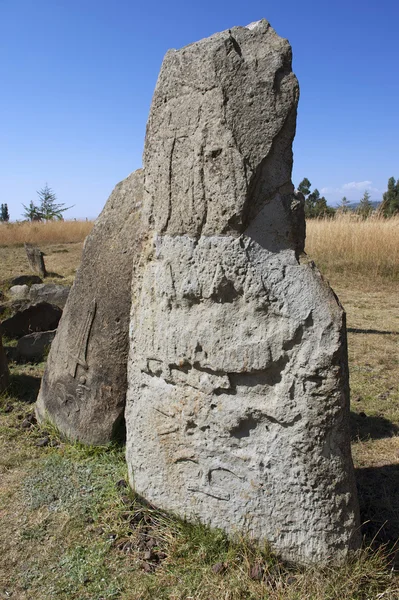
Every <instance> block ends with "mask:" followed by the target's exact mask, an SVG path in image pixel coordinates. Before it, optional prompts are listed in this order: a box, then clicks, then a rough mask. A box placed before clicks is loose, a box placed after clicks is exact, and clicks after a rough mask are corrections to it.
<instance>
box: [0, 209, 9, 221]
mask: <svg viewBox="0 0 399 600" xmlns="http://www.w3.org/2000/svg"><path fill="white" fill-rule="evenodd" d="M9 220H10V213H9V212H8V206H7V204H1V205H0V221H2V222H3V223H7V222H8V221H9Z"/></svg>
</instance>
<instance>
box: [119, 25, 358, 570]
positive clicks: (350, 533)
mask: <svg viewBox="0 0 399 600" xmlns="http://www.w3.org/2000/svg"><path fill="white" fill-rule="evenodd" d="M298 96H299V90H298V83H297V80H296V78H295V76H294V74H293V73H292V69H291V48H290V45H289V43H288V42H287V40H284V39H282V38H280V37H279V36H278V35H277V34H276V33H275V31H274V30H273V29H272V28H271V26H270V25H269V23H268V22H267V21H265V20H262V21H259V22H257V23H254V24H251V25H250V26H248V27H234V28H233V29H231V30H228V31H224V32H222V33H218V34H216V35H213V36H212V37H210V38H208V39H205V40H201V41H199V42H197V43H194V44H191V45H189V46H187V47H185V48H182V49H181V50H178V51H176V50H171V51H169V52H168V53H167V54H166V56H165V59H164V62H163V65H162V68H161V72H160V75H159V78H158V82H157V85H156V89H155V93H154V97H153V101H152V106H151V112H150V117H149V121H148V126H147V136H146V142H145V151H144V170H145V181H144V190H145V191H144V205H143V213H144V215H145V218H146V222H147V224H148V227H149V229H150V230H151V237H150V241H151V242H152V243H149V244H148V245H147V247H146V260H145V261H144V260H143V261H142V263H141V264H140V265H139V266H138V268H137V269H136V271H135V274H134V280H133V292H132V298H133V303H132V315H131V327H130V329H131V342H130V343H131V346H130V360H129V368H128V385H129V389H128V400H127V410H126V422H127V451H126V455H127V462H128V467H129V477H130V482H131V484H132V486H133V487H134V489H135V490H136V491H137V492H138V493H139V494H141V495H142V496H144V497H145V498H146V499H147V500H148V501H150V502H152V503H154V504H155V505H157V506H159V507H162V508H163V509H169V510H171V511H173V512H174V513H176V514H178V515H180V516H181V517H187V518H192V519H197V518H199V519H200V520H201V521H203V522H204V523H208V524H210V525H211V526H214V527H220V528H222V529H224V530H225V531H227V532H228V533H229V534H231V535H233V534H234V533H236V532H243V533H245V534H248V535H249V536H251V537H253V538H255V539H258V540H268V541H269V542H270V543H271V545H272V547H273V548H274V549H275V550H276V551H277V552H278V553H279V554H280V555H281V556H282V557H283V558H285V559H287V560H294V561H298V562H303V563H307V562H316V563H325V562H327V561H328V562H340V561H342V560H343V559H344V557H345V556H346V555H347V553H348V551H349V550H350V549H352V548H357V547H358V546H359V543H360V533H359V517H358V507H357V498H356V490H355V482H354V472H353V465H352V458H351V450H350V435H349V386H348V365H347V349H346V330H345V315H344V312H343V309H342V307H341V305H340V304H339V302H338V300H337V298H336V296H335V295H334V293H333V292H332V290H331V289H330V287H329V285H328V284H327V282H325V281H324V280H323V278H322V277H321V275H320V274H319V272H318V270H317V269H316V268H315V267H314V266H313V265H312V263H310V264H306V263H303V264H302V263H301V260H300V254H301V252H302V250H303V246H304V240H305V221H304V214H303V197H301V196H300V195H298V196H296V195H295V193H294V188H293V185H292V182H291V170H292V141H293V138H294V135H295V125H296V110H297V102H298Z"/></svg>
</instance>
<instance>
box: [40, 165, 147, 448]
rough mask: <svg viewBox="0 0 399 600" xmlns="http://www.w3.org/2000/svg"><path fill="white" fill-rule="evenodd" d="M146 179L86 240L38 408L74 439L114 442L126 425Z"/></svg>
mask: <svg viewBox="0 0 399 600" xmlns="http://www.w3.org/2000/svg"><path fill="white" fill-rule="evenodd" d="M142 175H143V173H142V171H141V170H139V171H136V172H135V173H132V174H131V175H130V176H129V177H128V178H127V179H125V180H124V181H122V182H121V183H119V184H118V185H117V186H116V188H115V190H114V191H113V193H112V194H111V196H110V198H109V200H108V202H107V203H106V205H105V208H104V210H103V211H102V213H101V215H100V216H99V218H98V219H97V221H96V223H95V225H94V228H93V230H92V232H91V234H90V235H89V237H88V238H87V240H86V242H85V246H84V250H83V257H82V264H81V266H80V268H79V271H78V273H77V275H76V280H75V282H74V285H73V287H72V289H71V291H70V293H69V296H68V300H67V303H66V305H65V309H64V312H63V316H62V319H61V321H60V325H59V327H58V330H57V334H56V337H55V339H54V341H53V343H52V346H51V350H50V354H49V357H48V362H47V366H46V371H45V374H44V377H43V380H42V385H41V388H40V393H39V397H38V400H37V403H36V413H37V416H38V419H39V420H40V421H43V420H44V419H46V418H48V419H50V420H51V421H52V422H53V423H55V424H56V425H57V427H58V428H59V429H60V430H61V431H62V432H63V433H65V434H66V435H68V436H69V437H70V438H72V439H77V440H80V441H81V442H85V443H89V444H102V443H106V442H109V441H110V440H111V439H112V438H113V437H115V436H116V435H117V434H118V427H119V426H120V425H122V422H123V413H124V407H125V395H126V387H127V380H126V368H127V353H128V331H129V310H130V301H131V297H130V282H131V272H132V266H133V260H134V257H135V256H136V254H139V252H140V246H141V225H140V216H139V212H140V210H139V209H140V205H141V200H142Z"/></svg>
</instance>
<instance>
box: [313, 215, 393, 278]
mask: <svg viewBox="0 0 399 600" xmlns="http://www.w3.org/2000/svg"><path fill="white" fill-rule="evenodd" d="M306 227H307V239H306V248H305V250H306V252H307V254H308V255H309V256H310V257H311V258H312V259H313V260H314V261H315V262H316V264H317V265H318V267H319V268H320V270H321V271H324V272H326V273H328V274H329V276H331V274H332V273H342V274H346V275H347V276H351V275H362V276H363V275H364V276H366V277H368V278H372V277H378V278H389V279H399V217H393V218H391V219H384V218H371V219H367V220H362V219H360V218H359V217H358V216H356V215H351V214H346V215H345V214H343V215H338V216H337V217H336V218H335V219H311V220H309V221H308V222H307V224H306Z"/></svg>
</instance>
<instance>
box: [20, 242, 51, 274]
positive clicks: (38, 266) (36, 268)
mask: <svg viewBox="0 0 399 600" xmlns="http://www.w3.org/2000/svg"><path fill="white" fill-rule="evenodd" d="M24 247H25V252H26V257H27V259H28V263H29V266H30V268H31V270H32V271H33V272H34V273H38V275H40V277H46V276H47V271H46V265H45V264H44V255H43V252H42V251H41V250H40V248H37V247H36V246H33V245H32V244H26V243H25V244H24Z"/></svg>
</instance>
